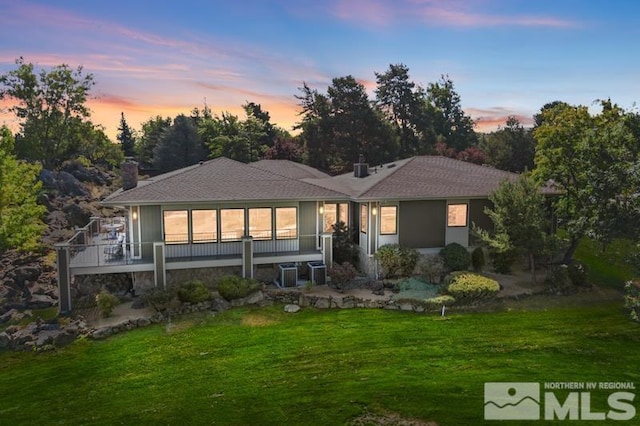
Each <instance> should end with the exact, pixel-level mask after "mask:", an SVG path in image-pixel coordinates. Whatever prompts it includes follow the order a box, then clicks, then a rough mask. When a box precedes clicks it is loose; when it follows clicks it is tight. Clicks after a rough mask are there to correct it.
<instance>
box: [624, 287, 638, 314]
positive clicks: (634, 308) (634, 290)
mask: <svg viewBox="0 0 640 426" xmlns="http://www.w3.org/2000/svg"><path fill="white" fill-rule="evenodd" d="M624 307H625V308H626V309H627V310H628V312H629V317H630V318H631V319H632V320H634V321H640V281H628V282H627V283H626V284H625V285H624Z"/></svg>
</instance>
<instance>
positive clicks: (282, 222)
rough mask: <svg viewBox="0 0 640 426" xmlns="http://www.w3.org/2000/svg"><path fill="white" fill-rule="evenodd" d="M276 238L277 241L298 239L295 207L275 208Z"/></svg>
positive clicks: (296, 210)
mask: <svg viewBox="0 0 640 426" xmlns="http://www.w3.org/2000/svg"><path fill="white" fill-rule="evenodd" d="M276 238H277V239H279V240H285V239H289V238H298V209H297V208H296V207H277V208H276Z"/></svg>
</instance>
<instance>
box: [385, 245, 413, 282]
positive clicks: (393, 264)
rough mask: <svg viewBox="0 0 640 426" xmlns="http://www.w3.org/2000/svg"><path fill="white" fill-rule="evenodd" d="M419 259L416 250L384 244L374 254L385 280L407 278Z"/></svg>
mask: <svg viewBox="0 0 640 426" xmlns="http://www.w3.org/2000/svg"><path fill="white" fill-rule="evenodd" d="M419 257H420V254H419V253H418V251H417V250H416V249H413V248H409V247H402V246H400V245H398V244H385V245H383V246H382V247H380V248H379V249H378V251H377V252H376V254H375V258H376V260H377V261H378V262H379V263H380V266H382V269H384V272H385V275H386V276H387V278H393V277H403V276H404V277H408V276H409V275H411V274H412V273H413V270H414V269H415V267H416V264H417V263H418V258H419Z"/></svg>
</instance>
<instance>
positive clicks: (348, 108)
mask: <svg viewBox="0 0 640 426" xmlns="http://www.w3.org/2000/svg"><path fill="white" fill-rule="evenodd" d="M375 77H376V88H375V90H374V98H373V99H370V97H369V95H368V93H367V90H366V89H365V87H364V85H363V84H362V83H361V82H359V81H358V80H357V79H356V78H355V77H353V76H350V75H349V76H344V77H337V78H334V79H332V81H331V84H330V85H329V86H328V87H327V88H326V90H324V91H321V90H320V89H318V88H312V87H309V86H308V85H307V84H306V83H305V84H303V85H302V87H300V88H299V89H298V94H297V95H295V99H296V100H297V102H298V105H299V117H300V118H299V121H298V123H297V124H296V126H295V130H297V131H298V133H297V134H296V135H292V134H290V133H289V132H288V131H287V130H285V129H282V128H280V127H278V126H276V125H275V124H273V123H272V122H271V117H270V114H269V112H268V111H265V110H264V109H263V108H262V106H261V105H260V104H256V103H254V102H249V101H247V102H246V103H245V104H244V105H243V110H244V117H239V116H236V115H233V114H231V113H229V112H221V113H220V114H215V113H213V112H212V111H211V110H210V108H209V107H208V105H207V104H206V103H205V104H204V107H202V108H194V109H193V110H192V111H191V113H190V114H180V115H177V116H176V117H162V116H155V117H150V118H149V119H148V120H147V121H145V122H144V123H142V126H141V128H140V129H139V130H135V129H133V128H131V127H130V126H129V124H128V123H127V121H126V118H125V115H124V113H122V114H121V117H120V125H119V127H118V135H117V139H118V142H119V143H117V144H114V143H112V142H111V141H109V139H108V137H107V136H106V135H105V133H104V129H103V128H102V127H101V126H99V125H95V124H93V123H92V122H91V114H90V111H89V109H88V107H87V106H86V101H87V97H88V96H89V93H90V90H91V88H92V87H93V86H94V84H95V82H94V77H93V75H92V74H90V73H85V72H84V70H83V69H82V67H78V68H76V69H72V68H70V67H69V66H68V65H64V64H63V65H59V66H55V67H53V68H51V69H50V70H48V71H47V70H44V69H42V70H39V71H36V70H35V67H34V65H33V64H31V63H27V62H25V61H24V60H23V59H22V58H19V59H18V60H17V61H16V69H14V70H12V71H9V72H7V73H5V74H3V75H0V98H2V99H9V100H11V101H13V103H14V106H13V107H12V108H11V112H12V113H13V114H14V115H15V116H16V118H17V119H18V121H19V123H20V128H19V131H18V132H17V133H16V134H15V135H13V136H12V142H11V143H3V144H2V150H3V151H2V152H3V153H4V155H5V158H9V160H4V161H17V162H18V163H20V164H25V165H27V164H39V165H41V166H42V167H45V168H49V169H56V168H58V167H60V166H61V165H62V163H63V162H64V161H67V160H70V159H84V160H85V161H87V162H89V163H93V164H103V165H105V166H106V167H114V166H116V165H118V164H119V163H120V162H121V161H122V160H123V158H124V157H125V156H127V157H134V158H136V159H137V160H138V161H139V162H140V163H141V164H142V165H143V166H145V167H146V168H147V169H155V170H157V171H160V172H165V171H170V170H175V169H178V168H181V167H185V166H188V165H192V164H195V163H197V162H199V161H203V160H207V159H209V158H216V157H220V156H226V157H229V158H232V159H235V160H238V161H242V162H252V161H257V160H259V159H263V158H271V159H289V160H293V161H297V162H302V163H306V164H309V165H311V166H313V167H316V168H319V169H321V170H324V171H327V172H329V173H332V174H337V173H343V172H346V171H349V170H350V169H351V165H352V163H353V162H355V161H356V160H357V159H358V157H359V155H361V154H362V155H364V156H365V158H366V159H367V161H368V162H369V163H371V164H381V163H386V162H390V161H394V160H396V159H399V158H406V157H409V156H413V155H423V154H431V155H444V156H448V157H452V158H457V159H460V160H463V161H470V162H474V163H478V164H486V165H490V166H493V167H496V168H499V169H503V170H509V171H513V172H519V173H522V172H527V171H532V179H534V180H535V183H536V185H535V187H539V186H540V185H547V184H551V185H553V186H554V188H556V189H557V190H558V191H559V193H560V195H559V196H557V197H555V198H554V202H553V206H552V209H553V211H554V213H555V215H556V217H557V219H558V221H559V224H560V226H562V227H563V229H565V230H566V231H567V233H568V235H569V239H570V244H569V247H568V248H567V252H566V256H565V258H567V259H570V258H571V256H572V255H573V252H574V251H575V247H576V246H577V242H578V241H579V240H580V238H582V237H584V236H588V237H591V238H594V239H596V240H598V241H601V242H602V243H603V244H606V243H607V242H609V241H611V239H613V238H617V237H619V236H627V237H632V238H636V239H637V238H638V234H639V232H638V223H640V221H639V220H638V217H637V216H638V211H639V210H640V208H639V206H638V199H639V198H640V197H639V195H638V194H639V192H638V191H639V190H638V188H640V142H639V141H640V116H639V115H638V113H637V112H636V111H633V110H629V111H628V110H625V109H623V108H622V107H620V106H618V105H616V104H614V103H612V102H611V101H610V100H603V101H599V103H598V106H599V107H600V108H599V109H600V111H599V112H598V113H591V112H590V111H589V108H588V107H587V106H583V105H569V104H567V103H564V102H561V101H554V102H550V103H548V104H546V105H544V106H543V107H542V108H541V109H540V111H539V113H538V114H536V115H535V116H534V117H533V120H534V126H533V128H525V127H524V126H523V125H522V123H520V122H519V120H518V119H517V118H516V117H509V118H508V119H507V121H506V123H505V125H504V126H501V127H500V128H499V129H498V130H496V131H494V132H491V133H488V134H480V133H477V132H475V130H474V126H475V123H474V121H473V120H472V119H471V117H470V116H469V115H467V114H466V113H465V112H464V110H463V108H462V105H461V98H460V95H459V94H458V93H457V91H456V89H455V86H454V83H453V81H452V80H451V79H450V78H449V77H448V76H447V75H443V76H441V78H440V79H439V80H438V81H436V82H433V83H429V84H427V85H426V87H423V86H421V85H420V84H417V83H415V82H414V81H412V80H411V78H410V74H409V68H408V67H407V66H406V65H404V64H391V65H389V68H388V69H387V70H385V71H384V72H381V73H377V72H376V73H375ZM3 132H4V134H5V136H3V138H4V140H8V139H7V138H8V136H6V134H7V132H8V129H4V130H3ZM36 167H38V166H36ZM30 170H31V171H30V172H29V173H27V172H25V173H27V175H28V176H31V175H32V174H33V173H34V172H35V171H36V169H30ZM5 175H6V174H5ZM527 175H528V174H527ZM3 176H4V175H0V184H2V185H6V184H4V183H2V182H3V181H2V179H3ZM5 179H6V178H5ZM29 179H30V178H29V177H28V178H27V179H26V181H29ZM5 188H6V187H3V188H2V189H3V193H4V192H5V191H6V189H5ZM527 188H528V187H527ZM32 189H33V190H34V191H37V190H38V189H37V185H36V186H33V188H32ZM525 189H526V188H525ZM25 191H27V189H25ZM27 192H28V191H27ZM32 192H33V191H32ZM520 192H525V193H526V192H527V191H525V190H522V191H520ZM27 198H28V197H27ZM503 198H504V197H503ZM531 202H536V203H537V202H538V201H535V200H533V201H531ZM1 203H2V199H0V214H1V212H2V208H3V205H2V204H1ZM5 204H6V202H5ZM512 204H514V205H515V204H517V203H512ZM533 216H535V215H533ZM1 219H2V218H1V216H0V220H1ZM5 223H6V221H5ZM1 226H2V223H0V227H1ZM505 232H506V231H505ZM528 232H529V231H528ZM504 237H505V235H503V236H502V237H501V238H503V240H504ZM511 238H512V240H513V239H514V238H515V237H513V236H512V237H511ZM523 240H527V238H524V239H523ZM503 242H504V241H503ZM0 244H1V241H0Z"/></svg>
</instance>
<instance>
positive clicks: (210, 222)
mask: <svg viewBox="0 0 640 426" xmlns="http://www.w3.org/2000/svg"><path fill="white" fill-rule="evenodd" d="M191 227H192V229H191V241H193V242H194V243H211V242H216V241H217V240H218V221H217V217H216V211H215V210H192V211H191Z"/></svg>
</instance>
